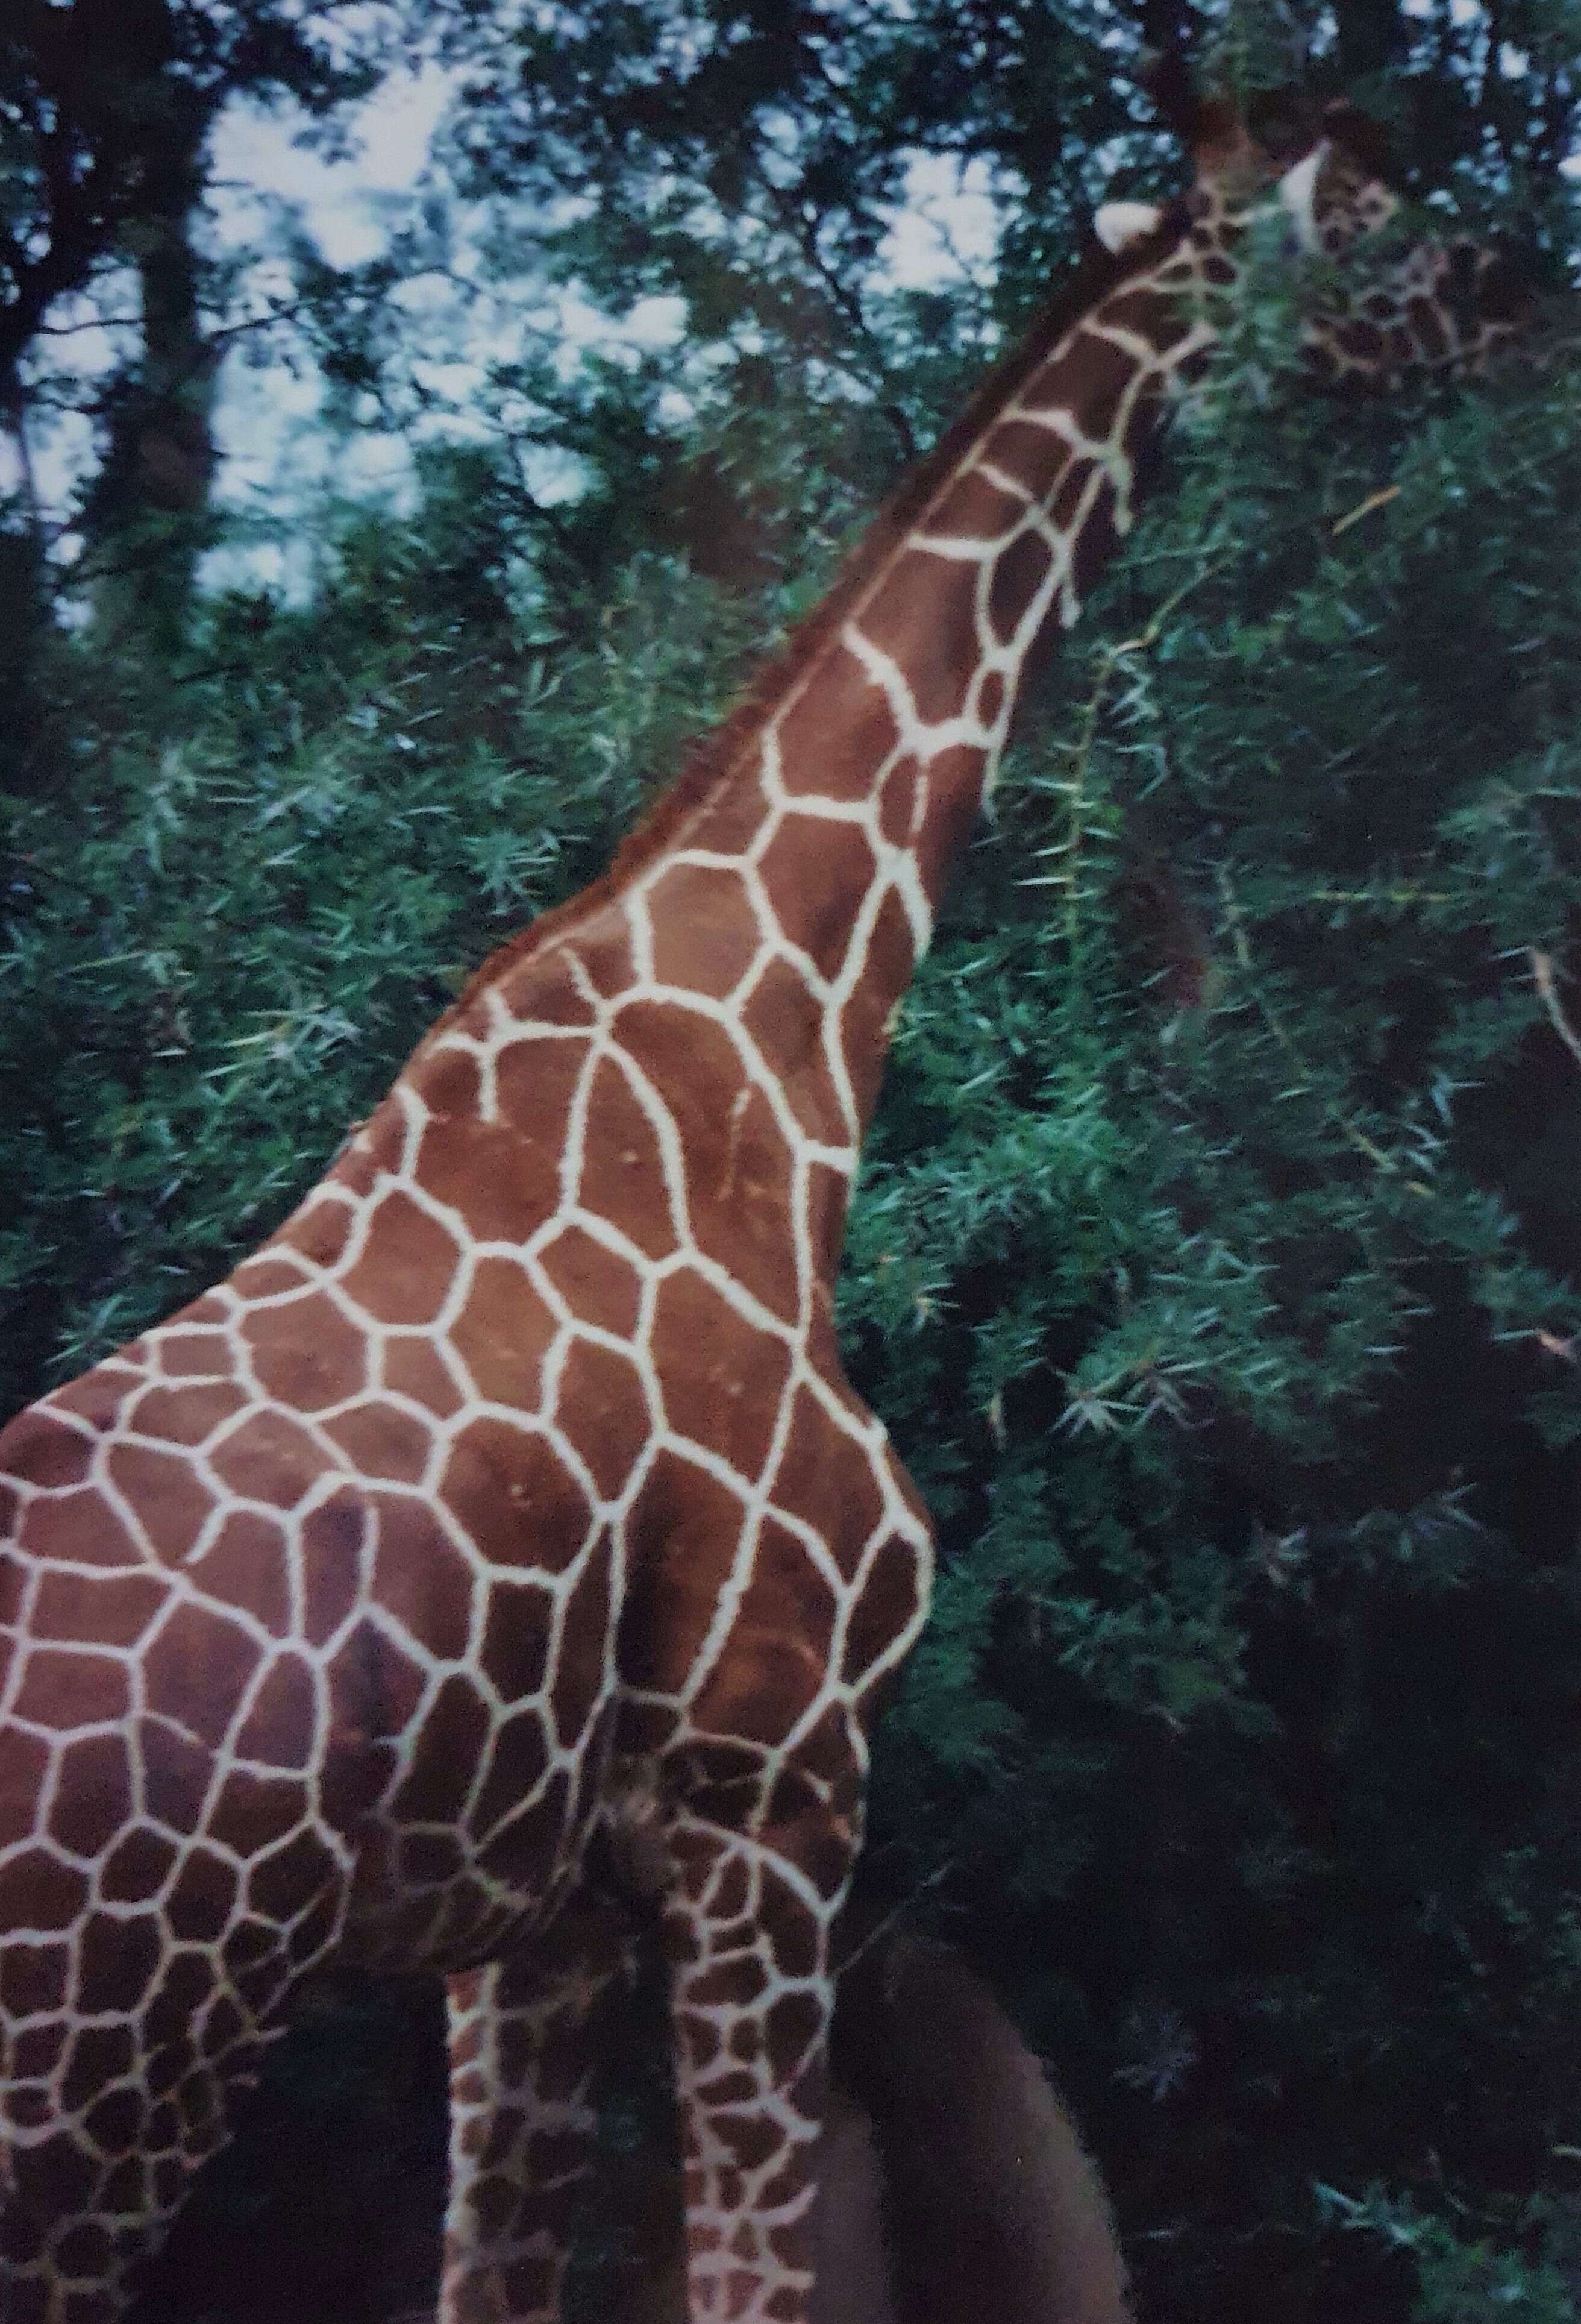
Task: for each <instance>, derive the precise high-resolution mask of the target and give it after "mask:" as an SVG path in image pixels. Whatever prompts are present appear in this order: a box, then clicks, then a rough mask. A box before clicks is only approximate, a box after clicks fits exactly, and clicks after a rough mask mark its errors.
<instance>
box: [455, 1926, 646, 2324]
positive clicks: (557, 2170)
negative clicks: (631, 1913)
mask: <svg viewBox="0 0 1581 2324" xmlns="http://www.w3.org/2000/svg"><path fill="white" fill-rule="evenodd" d="M629 1977H630V1949H629V1946H628V1943H627V1941H626V1938H625V1932H624V1930H623V1928H622V1927H621V1925H620V1923H619V1921H618V1919H616V1920H614V1921H613V1922H611V1914H610V1913H609V1912H608V1911H607V1910H606V1911H605V1912H604V1913H603V1914H602V1915H600V1916H596V1917H594V1916H588V1917H586V1918H584V1916H583V1915H582V1914H568V1915H566V1916H565V1917H564V1919H563V1920H562V1922H561V1923H556V1927H555V1929H554V1930H553V1931H552V1932H550V1934H549V1938H548V1940H547V1943H546V1942H545V1941H543V1940H541V1939H540V1940H539V1941H538V1942H536V1943H535V1944H534V1945H533V1946H532V1947H531V1948H530V1949H529V1951H528V1953H527V1954H526V1955H525V1956H523V1957H522V1958H519V1959H517V1958H512V1959H509V1960H503V1961H496V1962H493V1963H492V1964H491V1965H490V1966H489V1967H488V1968H486V1969H475V1970H472V1971H469V1972H468V1973H467V1974H466V1975H464V1976H460V1977H454V1978H451V1979H450V2203H449V2209H448V2213H447V2216H446V2231H445V2273H444V2282H443V2288H442V2290H441V2293H440V2300H439V2319H440V2324H559V2318H560V2313H561V2294H562V2289H563V2285H564V2282H565V2267H566V2263H567V2260H568V2258H569V2256H570V2249H571V2236H572V2230H573V2228H574V2224H575V2218H576V2214H577V2211H578V2209H579V2208H580V2206H581V2202H582V2199H583V2197H584V2191H585V2189H586V2184H587V2180H588V2177H589V2175H590V2173H591V2172H592V2169H593V2162H594V2156H595V2149H596V2144H597V2134H598V2120H597V2110H596V2105H595V2085H596V2082H597V2080H598V2077H599V2074H600V2070H601V2068H602V2063H603V2053H604V2047H605V2041H604V2035H605V2019H606V2016H607V2015H608V2011H607V2008H606V2005H607V2004H608V2003H609V2002H610V2001H611V1999H612V1998H613V1997H614V1996H615V1994H616V1993H617V1991H618V1990H619V1988H620V1987H621V1986H622V1985H623V1984H624V1982H625V1981H626V1980H627V1978H629Z"/></svg>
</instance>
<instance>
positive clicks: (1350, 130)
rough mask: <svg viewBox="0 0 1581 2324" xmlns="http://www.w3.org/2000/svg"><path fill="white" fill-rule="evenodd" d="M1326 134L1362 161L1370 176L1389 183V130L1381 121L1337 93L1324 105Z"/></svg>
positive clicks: (1324, 131)
mask: <svg viewBox="0 0 1581 2324" xmlns="http://www.w3.org/2000/svg"><path fill="white" fill-rule="evenodd" d="M1323 134H1324V136H1325V137H1327V138H1328V142H1329V143H1330V144H1332V145H1337V146H1339V147H1340V148H1341V149H1342V151H1344V152H1347V153H1348V154H1349V156H1350V158H1351V160H1352V161H1356V162H1359V164H1360V165H1361V167H1362V168H1363V169H1364V170H1365V171H1366V172H1367V175H1368V176H1369V177H1372V178H1381V179H1382V180H1383V183H1384V184H1385V185H1387V184H1388V183H1389V180H1390V176H1391V171H1390V167H1389V132H1388V131H1387V130H1386V129H1385V128H1384V127H1383V124H1382V123H1381V122H1378V121H1374V120H1373V118H1372V117H1371V115H1368V114H1365V113H1358V112H1357V110H1356V106H1354V105H1347V104H1346V103H1345V102H1344V100H1343V99H1342V98H1339V97H1336V98H1335V99H1334V101H1333V103H1332V104H1329V105H1326V106H1324V107H1323Z"/></svg>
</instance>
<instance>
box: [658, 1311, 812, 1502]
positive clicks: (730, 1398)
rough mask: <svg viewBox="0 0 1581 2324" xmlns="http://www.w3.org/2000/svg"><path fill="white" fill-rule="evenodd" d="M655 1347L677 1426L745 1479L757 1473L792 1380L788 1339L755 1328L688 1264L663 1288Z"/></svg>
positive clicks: (668, 1405) (667, 1404)
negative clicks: (711, 1448)
mask: <svg viewBox="0 0 1581 2324" xmlns="http://www.w3.org/2000/svg"><path fill="white" fill-rule="evenodd" d="M652 1346H653V1358H654V1362H655V1364H656V1366H657V1370H658V1375H659V1379H660V1380H661V1381H662V1382H663V1384H664V1398H665V1416H666V1419H667V1420H668V1422H669V1425H670V1426H671V1428H672V1429H674V1430H675V1432H676V1434H677V1435H680V1436H689V1437H691V1438H693V1439H694V1442H696V1443H699V1444H709V1445H713V1446H716V1447H717V1448H718V1449H719V1450H720V1451H721V1452H723V1454H724V1457H725V1459H726V1461H727V1462H729V1463H730V1465H731V1468H732V1469H733V1470H734V1471H735V1472H736V1474H737V1475H738V1476H739V1477H741V1478H743V1479H745V1480H752V1479H754V1478H756V1477H757V1476H758V1473H759V1471H761V1469H762V1467H763V1464H764V1462H765V1461H766V1460H767V1459H768V1451H769V1446H770V1444H771V1443H772V1442H773V1438H774V1433H775V1427H776V1424H777V1417H778V1413H779V1405H780V1399H781V1397H782V1396H783V1395H784V1393H785V1388H786V1382H787V1380H788V1379H789V1378H790V1368H791V1357H790V1351H789V1349H788V1348H787V1347H786V1344H785V1342H784V1341H783V1340H780V1339H777V1338H776V1337H775V1336H774V1335H773V1334H772V1333H768V1332H754V1331H753V1330H752V1329H751V1328H750V1326H749V1325H748V1324H745V1323H742V1321H741V1318H740V1314H739V1313H738V1311H737V1310H736V1309H735V1308H734V1307H733V1306H732V1305H731V1304H730V1302H729V1301H728V1300H727V1299H726V1297H725V1296H724V1294H723V1293H722V1292H721V1291H718V1290H716V1289H715V1288H714V1287H713V1286H712V1284H711V1283H709V1282H708V1281H707V1279H706V1278H705V1277H703V1276H700V1275H698V1274H696V1273H694V1271H693V1269H691V1268H682V1269H680V1270H679V1271H678V1272H677V1273H676V1274H675V1275H672V1276H669V1277H666V1280H665V1282H664V1284H663V1285H662V1286H660V1290H659V1295H658V1307H657V1314H656V1316H655V1320H654V1330H653V1342H652Z"/></svg>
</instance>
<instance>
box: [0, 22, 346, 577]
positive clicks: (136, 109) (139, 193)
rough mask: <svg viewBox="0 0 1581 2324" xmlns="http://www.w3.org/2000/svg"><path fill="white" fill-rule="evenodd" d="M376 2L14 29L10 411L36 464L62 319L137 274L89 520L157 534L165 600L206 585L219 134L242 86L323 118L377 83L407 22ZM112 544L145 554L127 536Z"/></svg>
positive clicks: (9, 68) (105, 401)
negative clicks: (198, 521) (212, 237)
mask: <svg viewBox="0 0 1581 2324" xmlns="http://www.w3.org/2000/svg"><path fill="white" fill-rule="evenodd" d="M375 13H376V15H377V16H381V17H382V18H383V20H384V21H383V23H382V24H380V23H377V22H375V23H363V24H362V25H359V26H356V27H355V28H354V30H352V31H351V32H350V33H349V34H348V35H345V36H341V35H339V33H338V31H337V25H336V18H337V17H344V16H345V14H346V12H345V10H342V9H338V8H336V7H333V6H332V7H328V8H320V9H318V10H317V11H316V12H315V14H314V15H313V16H312V17H311V18H308V19H306V20H304V18H303V16H302V12H301V11H300V10H299V9H297V8H294V7H291V6H290V5H287V0H263V5H261V6H260V5H246V6H243V5H230V0H72V5H69V6H66V7H62V6H60V5H55V0H17V5H16V6H14V7H13V8H11V9H8V11H7V13H6V19H5V23H4V24H0V412H3V413H4V415H5V421H6V424H7V425H8V426H9V428H10V429H11V430H12V433H13V435H14V438H16V439H17V441H18V442H19V444H20V445H21V446H22V447H23V458H24V464H25V460H26V430H27V424H28V418H29V408H30V400H31V396H32V382H31V381H30V375H29V371H28V360H29V356H30V355H31V354H32V351H33V350H34V349H35V348H36V347H37V345H38V342H39V337H40V334H41V332H44V331H46V330H47V329H48V328H49V327H50V317H51V312H52V311H53V310H55V309H57V307H58V303H59V302H60V300H63V299H64V298H66V297H67V296H68V295H69V294H72V293H84V292H88V291H92V290H93V289H94V287H95V286H96V285H97V283H99V282H100V281H103V280H104V279H105V278H106V277H107V276H110V275H112V274H114V275H119V276H126V277H129V278H130V280H131V281H133V283H135V285H136V291H137V297H136V307H137V317H136V325H137V333H138V340H139V349H140V351H139V353H138V355H135V356H133V358H132V359H131V360H130V361H129V362H128V363H127V364H125V365H124V367H123V369H122V370H121V371H120V372H119V374H116V375H115V377H113V379H112V381H111V383H110V385H109V387H108V389H107V390H106V392H105V393H104V394H103V396H102V398H101V399H100V400H99V402H98V406H97V416H98V418H99V420H100V421H101V423H102V427H103V429H104V434H105V438H106V448H105V457H104V461H103V465H102V467H101V469H100V472H99V474H98V476H97V483H96V484H95V485H94V487H93V489H92V491H91V492H90V493H89V496H88V501H87V509H86V512H85V519H86V522H87V530H88V534H89V538H90V539H91V540H93V541H95V542H97V543H99V544H104V543H106V542H108V541H110V540H112V539H118V540H119V539H121V537H122V536H123V535H124V533H125V532H126V531H127V530H128V529H129V528H134V527H136V526H137V525H138V524H140V523H141V524H142V526H143V527H144V530H145V533H147V532H149V531H150V530H152V539H149V538H145V539H144V540H143V541H142V549H141V552H139V553H133V555H132V558H131V562H132V564H133V570H134V571H135V572H137V573H139V574H141V576H142V578H143V579H144V580H145V581H150V580H151V579H152V582H153V585H154V586H155V592H156V594H158V593H159V590H160V588H161V586H162V589H163V592H164V594H166V595H169V594H170V592H171V589H172V586H173V589H174V593H175V594H176V595H180V594H181V591H182V590H183V588H184V586H185V584H186V582H187V580H188V578H189V572H190V565H191V560H192V556H193V551H194V548H195V544H196V542H197V540H198V538H199V530H198V527H196V526H195V525H194V523H193V522H192V520H193V519H194V518H195V517H198V516H200V515H201V512H202V511H203V509H204V506H205V504H206V502H207V492H208V485H209V480H210V477H211V475H212V472H213V467H214V447H213V442H212V437H211V432H210V410H211V405H212V401H213V390H214V375H215V367H216V345H215V343H214V341H213V339H212V337H211V336H210V333H209V331H208V330H207V328H206V324H205V317H204V311H203V309H204V303H205V291H206V288H207V271H208V270H207V269H206V267H205V265H204V263H203V260H202V258H201V256H200V254H199V252H198V247H197V243H196V238H195V230H196V225H197V220H198V213H199V210H200V207H201V204H202V199H203V195H204V190H205V154H206V148H207V140H208V137H209V134H210V132H211V130H212V128H213V126H214V123H215V121H216V118H217V116H218V115H219V113H220V111H221V110H222V108H223V107H224V106H225V105H227V104H228V103H230V102H231V101H232V100H233V99H234V98H236V97H255V98H262V99H264V100H265V101H267V100H268V99H270V98H271V97H279V96H281V95H289V96H290V97H292V98H293V99H294V100H295V101H296V103H297V104H299V106H303V107H304V108H305V109H306V110H307V112H308V114H309V115H314V116H317V117H318V118H320V119H323V118H324V117H326V115H329V114H330V113H331V112H332V111H333V109H334V108H335V107H336V106H339V105H341V104H343V103H344V102H345V100H346V99H347V98H348V97H353V96H355V95H358V94H361V93H363V92H365V91H366V90H367V89H368V88H370V87H371V86H372V83H373V79H374V78H375V74H376V60H377V59H378V58H379V57H380V55H381V52H382V43H381V34H382V35H383V36H384V37H385V38H387V37H388V34H389V31H390V24H391V19H390V12H389V11H388V10H387V9H386V10H381V11H378V12H375ZM151 549H152V550H153V551H155V552H157V551H161V550H162V552H163V554H162V556H161V555H160V554H158V553H155V554H153V555H152V558H151V554H150V552H151ZM113 555H114V556H115V557H118V558H127V556H128V550H127V547H126V544H125V543H124V540H123V541H122V545H121V547H120V548H119V549H117V550H116V551H115V552H113ZM161 565H162V566H163V567H165V568H166V569H165V570H164V571H163V572H162V574H161V573H159V572H158V571H157V568H159V567H161Z"/></svg>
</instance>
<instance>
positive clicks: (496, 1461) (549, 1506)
mask: <svg viewBox="0 0 1581 2324" xmlns="http://www.w3.org/2000/svg"><path fill="white" fill-rule="evenodd" d="M439 1490H440V1497H441V1499H443V1501H444V1503H445V1506H446V1508H447V1509H449V1510H450V1511H451V1513H452V1515H453V1516H454V1517H455V1519H456V1522H457V1523H458V1524H459V1525H460V1526H463V1527H464V1530H465V1531H466V1533H467V1534H468V1535H470V1536H471V1538H472V1539H473V1541H486V1542H487V1543H488V1544H489V1548H490V1553H491V1555H492V1557H493V1558H494V1560H495V1561H496V1562H497V1563H502V1564H509V1565H536V1566H538V1567H539V1568H541V1569H545V1570H548V1571H551V1572H552V1571H554V1570H556V1569H557V1568H558V1567H559V1566H560V1565H562V1564H564V1563H567V1562H568V1561H569V1560H570V1559H571V1558H572V1557H574V1556H575V1555H576V1554H577V1553H578V1552H579V1551H580V1550H581V1548H582V1546H583V1545H584V1542H585V1540H586V1538H587V1535H588V1533H589V1530H590V1527H591V1526H592V1522H593V1510H592V1507H591V1504H590V1503H589V1500H588V1498H587V1494H586V1492H585V1490H584V1488H583V1486H582V1484H581V1482H580V1480H578V1479H577V1478H576V1477H575V1476H574V1474H573V1473H572V1471H570V1470H569V1469H568V1468H567V1467H566V1465H565V1462H564V1461H563V1460H562V1459H561V1457H560V1455H559V1453H558V1452H556V1450H555V1448H554V1446H553V1444H552V1443H550V1442H549V1439H548V1437H547V1435H546V1434H544V1433H543V1432H542V1431H541V1430H539V1429H536V1428H529V1427H527V1426H525V1425H518V1424H517V1423H515V1422H513V1421H509V1420H474V1421H473V1423H472V1424H471V1425H470V1426H469V1427H467V1428H464V1430H463V1431H462V1432H461V1434H459V1435H458V1436H457V1437H456V1438H455V1442H454V1443H453V1444H452V1446H451V1450H450V1459H449V1462H448V1463H447V1465H446V1471H445V1475H444V1478H443V1480H442V1481H441V1484H440V1489H439Z"/></svg>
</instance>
